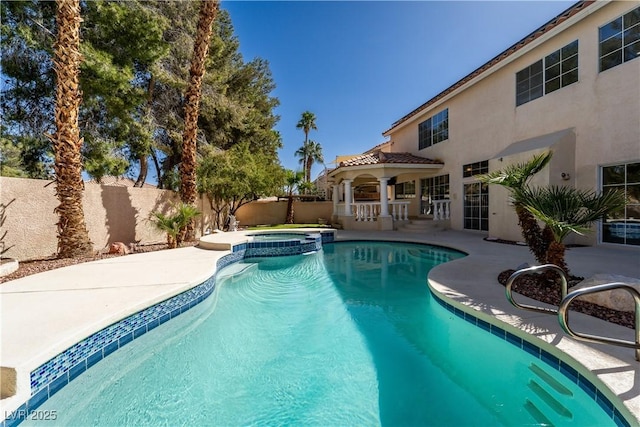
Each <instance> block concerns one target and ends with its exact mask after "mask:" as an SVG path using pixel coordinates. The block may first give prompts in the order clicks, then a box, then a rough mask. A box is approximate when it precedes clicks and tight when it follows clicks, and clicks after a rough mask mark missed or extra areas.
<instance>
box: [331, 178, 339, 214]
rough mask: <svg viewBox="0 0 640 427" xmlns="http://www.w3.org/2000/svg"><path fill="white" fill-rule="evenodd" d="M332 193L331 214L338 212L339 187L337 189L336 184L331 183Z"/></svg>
mask: <svg viewBox="0 0 640 427" xmlns="http://www.w3.org/2000/svg"><path fill="white" fill-rule="evenodd" d="M332 187H333V195H332V197H331V199H332V200H333V214H334V215H337V214H338V201H339V200H340V195H339V194H338V193H339V189H338V184H333V185H332Z"/></svg>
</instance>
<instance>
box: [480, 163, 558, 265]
mask: <svg viewBox="0 0 640 427" xmlns="http://www.w3.org/2000/svg"><path fill="white" fill-rule="evenodd" d="M552 156H553V152H552V151H548V152H545V153H541V154H539V155H536V156H533V158H531V160H529V161H527V162H524V163H518V164H515V165H510V166H507V167H505V168H504V169H501V170H497V171H494V172H489V173H487V174H484V175H478V176H476V178H477V179H478V180H479V181H480V182H484V183H487V184H498V185H502V186H503V187H505V188H507V189H508V190H509V191H510V193H511V198H512V201H513V207H514V209H515V211H516V215H518V225H520V229H521V231H522V237H523V238H524V241H525V242H526V243H527V245H528V246H529V250H530V251H531V253H533V255H534V256H535V258H536V261H538V263H540V264H546V263H547V260H546V255H547V249H548V247H549V245H550V244H551V242H552V241H553V235H552V231H551V230H550V229H549V228H548V227H545V228H544V229H541V228H540V226H539V225H538V221H537V220H536V218H535V217H534V215H533V214H532V213H531V212H530V211H529V210H527V209H525V207H524V206H523V204H522V202H521V201H520V200H519V197H518V196H519V195H520V194H521V193H520V192H521V190H523V189H524V188H526V187H527V186H528V184H529V181H530V180H531V178H532V177H533V176H534V175H535V174H536V173H538V172H540V171H541V170H542V169H544V168H545V166H547V165H548V164H549V162H550V161H551V157H552Z"/></svg>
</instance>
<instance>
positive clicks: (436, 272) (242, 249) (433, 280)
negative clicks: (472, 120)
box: [0, 229, 638, 427]
mask: <svg viewBox="0 0 640 427" xmlns="http://www.w3.org/2000/svg"><path fill="white" fill-rule="evenodd" d="M287 231H288V232H289V233H290V232H291V231H294V230H287ZM295 231H302V230H300V229H296V230H295ZM313 231H315V232H317V229H313ZM283 232H284V231H283ZM225 234H232V233H225ZM332 236H333V234H332ZM229 237H230V238H231V240H232V241H234V242H236V244H232V245H231V251H223V252H221V253H218V255H219V256H218V257H214V258H216V264H218V265H217V267H216V268H211V269H210V270H209V271H210V272H211V274H210V275H209V277H208V279H206V280H204V281H202V280H201V279H202V276H200V279H198V280H196V281H195V282H198V283H194V281H193V280H191V281H190V283H191V285H189V286H185V287H184V288H185V289H182V291H181V292H178V293H177V294H175V295H178V296H180V295H181V294H183V293H188V292H191V291H192V290H193V289H196V288H199V287H202V286H203V285H205V284H206V283H207V282H211V285H210V289H211V290H212V289H213V286H214V284H213V280H214V277H215V273H216V272H217V271H218V269H219V268H221V267H220V262H223V263H225V262H226V264H224V265H227V264H230V263H233V262H236V261H239V260H240V259H242V258H244V257H245V256H246V253H247V246H246V245H244V246H242V245H243V243H241V242H239V239H240V238H239V236H238V235H230V236H229ZM360 237H364V235H361V236H360ZM394 237H395V238H394V239H389V240H395V241H411V242H413V243H427V244H436V245H440V246H444V247H449V248H453V249H458V250H461V251H463V252H465V253H468V254H469V251H468V250H465V248H464V247H463V246H465V245H456V244H455V243H454V244H451V243H450V244H447V243H442V242H428V241H423V239H419V240H420V241H416V239H415V236H413V237H412V238H406V239H403V238H402V237H401V236H400V235H398V234H396V235H395V236H394ZM242 238H246V234H245V235H243V237H242ZM322 240H324V239H322ZM342 240H344V239H343V238H341V237H340V236H339V237H338V239H336V241H342ZM347 240H353V239H347ZM355 240H384V239H380V238H379V236H378V237H375V238H371V233H368V235H367V236H366V238H360V239H355ZM326 241H329V239H328V238H327V239H326ZM216 252H217V251H216ZM472 252H473V251H472ZM291 254H293V253H291ZM281 255H287V254H286V253H277V254H275V255H274V256H281ZM249 256H252V255H249ZM253 256H256V255H253ZM257 256H261V255H257ZM470 257H471V258H472V259H473V255H472V254H470V255H469V256H467V257H465V258H463V259H462V260H465V259H469V258H470ZM214 258H212V259H214ZM223 260H224V261H223ZM457 261H461V260H457ZM457 261H452V262H451V263H446V264H442V265H440V266H438V267H436V268H434V269H433V270H432V273H430V275H429V284H430V286H431V290H432V293H434V295H436V296H438V295H440V296H441V297H442V298H443V299H446V300H447V301H448V302H445V304H449V305H450V306H451V307H455V308H454V309H453V312H454V313H455V314H458V313H456V309H457V310H460V311H461V312H466V313H473V314H474V317H476V316H477V318H478V319H480V318H481V317H482V316H483V314H482V313H481V314H478V313H476V310H474V309H473V307H472V305H466V304H465V303H464V302H460V301H456V300H459V299H460V298H459V296H460V294H458V298H456V297H454V298H451V296H452V292H454V293H455V292H456V291H453V289H452V288H450V287H448V286H444V285H442V284H441V283H440V282H439V281H442V280H441V277H440V275H441V274H442V271H441V270H447V269H446V268H443V267H444V266H447V265H449V264H452V263H455V262H457ZM445 273H446V271H445ZM445 276H446V274H445ZM447 284H448V285H449V283H447ZM1 289H2V288H0V290H1ZM173 298H175V296H174V297H173ZM198 298H200V296H198ZM203 298H204V297H203ZM169 299H172V297H169V298H168V299H167V300H169ZM438 299H439V300H440V297H438ZM201 300H202V299H201ZM198 302H199V301H198ZM154 304H155V305H158V302H157V301H156V302H155V303H154ZM189 304H191V302H190V303H189ZM195 304H197V302H196V303H195ZM195 304H193V305H195ZM155 305H153V304H147V305H146V309H145V310H148V309H149V308H152V307H155ZM193 305H190V306H189V308H191V307H192V306H193ZM150 306H151V307H150ZM445 307H446V305H445ZM145 310H138V311H136V312H134V313H133V315H137V314H139V313H142V312H144V311H145ZM450 311H451V310H450ZM181 312H182V311H181ZM178 314H180V313H178ZM162 316H164V319H165V321H166V320H169V319H170V318H171V316H169V317H168V318H167V317H166V313H165V314H163V315H162ZM461 317H462V318H465V315H464V314H463V315H462V316H461ZM493 318H494V319H498V320H499V321H500V322H505V320H504V319H501V318H499V316H495V317H493ZM121 319H124V318H123V317H121ZM482 321H483V322H484V321H485V320H482ZM153 322H155V321H152V323H151V324H146V325H145V328H146V330H151V329H153V328H154V327H155V326H157V324H159V323H160V322H159V321H158V323H157V324H156V323H153ZM493 322H495V320H494V321H493ZM493 322H492V323H493ZM476 323H477V322H476ZM506 323H507V324H508V325H511V326H509V327H512V328H513V329H514V332H515V333H516V335H518V334H523V332H522V330H521V329H520V328H518V327H517V326H513V325H512V322H509V321H507V322H506ZM516 323H517V322H516ZM134 326H136V325H134ZM137 326H138V327H139V325H137ZM505 329H508V328H505ZM516 329H517V331H516ZM542 330H544V329H542ZM518 331H519V332H518ZM128 334H130V335H128ZM135 335H136V333H135V331H134V330H132V331H130V332H127V333H126V334H125V336H124V339H123V344H122V345H124V344H126V343H128V342H129V341H131V340H132V339H133V338H136V336H135ZM524 335H526V334H524ZM138 336H139V335H138ZM505 336H506V335H505ZM120 338H123V337H120ZM120 338H118V340H119V339H120ZM529 339H530V338H529ZM567 340H569V339H568V338H567ZM543 341H544V339H543ZM550 342H551V343H552V344H553V339H552V340H551V341H550ZM577 344H578V347H580V346H581V345H583V343H577ZM552 347H553V345H552ZM115 348H117V346H116V347H115ZM115 348H113V344H111V347H109V348H107V347H106V346H105V348H103V349H102V357H106V355H108V354H109V353H110V352H111V351H113V350H114V349H115ZM554 351H557V352H559V353H561V352H564V351H563V350H553V348H552V350H551V352H554ZM51 360H53V359H51ZM578 360H579V359H578ZM95 361H97V360H95ZM95 361H94V360H93V359H92V360H91V361H89V360H88V358H87V360H86V361H85V366H86V368H85V369H88V367H89V366H88V364H92V363H95ZM585 369H587V372H589V368H585ZM83 371H84V370H83V369H81V368H76V370H74V371H73V372H71V370H68V371H67V372H68V376H67V380H66V382H68V381H70V380H71V379H73V378H75V376H77V375H79V374H80V373H81V372H83ZM637 372H638V371H637V366H636V373H637ZM591 376H592V377H594V378H597V377H598V376H596V375H593V374H591ZM71 377H73V378H71ZM605 380H606V378H605ZM55 381H56V380H55V379H54V381H53V382H50V383H49V384H48V386H51V387H53V389H54V391H53V393H55V391H57V389H59V388H60V387H62V386H63V385H64V381H62V380H61V381H58V382H55ZM598 381H600V379H599V380H598ZM602 382H603V383H604V384H605V385H606V386H607V389H606V390H605V393H604V395H605V396H607V395H608V396H607V398H609V400H611V398H612V399H614V400H619V399H618V398H617V397H616V393H615V392H612V391H611V390H609V389H610V388H611V385H610V384H607V381H602ZM41 390H42V389H41V388H40V389H38V393H40V392H41ZM49 393H50V391H47V396H48V395H50V394H49ZM51 394H52V393H51ZM35 395H36V393H32V396H31V397H34V396H35ZM41 397H42V396H41V395H40V396H38V398H37V399H35V400H34V404H38V405H39V404H40V403H42V401H43V400H42V401H39V399H40V398H41ZM636 400H637V399H636ZM623 403H624V405H625V408H623V412H625V414H624V415H625V417H626V418H630V419H633V418H634V417H635V419H636V420H637V418H638V417H637V415H634V413H635V411H633V407H632V408H628V406H629V405H628V401H623ZM16 409H19V407H18V408H16ZM25 409H28V407H25ZM625 409H626V411H625ZM6 410H7V409H5V411H6ZM613 415H615V414H613ZM5 424H6V425H7V426H8V425H13V423H11V424H9V423H5V422H4V421H3V427H4V426H5ZM622 425H624V424H622Z"/></svg>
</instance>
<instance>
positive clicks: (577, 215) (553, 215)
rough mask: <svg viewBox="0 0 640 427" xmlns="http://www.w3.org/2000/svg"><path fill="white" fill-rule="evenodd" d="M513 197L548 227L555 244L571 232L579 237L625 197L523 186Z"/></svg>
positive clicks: (619, 206)
mask: <svg viewBox="0 0 640 427" xmlns="http://www.w3.org/2000/svg"><path fill="white" fill-rule="evenodd" d="M514 197H515V198H516V199H517V200H518V202H519V203H521V204H522V205H523V206H524V208H525V209H527V210H528V211H529V212H531V213H532V214H533V215H534V216H535V217H536V218H538V219H539V220H541V221H542V222H544V223H545V224H547V225H548V226H549V227H550V228H551V230H552V231H553V234H554V236H555V238H556V240H557V241H559V242H561V241H562V240H563V239H564V238H565V237H566V236H568V235H569V234H570V233H572V232H574V233H577V234H582V233H584V232H586V231H588V230H589V226H590V225H591V224H592V223H594V222H595V221H598V220H600V219H602V218H603V217H604V216H605V215H608V214H610V213H612V212H615V211H618V210H620V209H621V208H622V207H624V204H625V198H624V195H623V194H622V193H620V192H619V191H608V192H606V193H603V194H598V193H596V192H594V191H592V190H579V189H576V188H573V187H565V186H550V187H539V188H531V187H527V186H525V187H523V188H520V189H518V190H517V191H516V192H515V194H514Z"/></svg>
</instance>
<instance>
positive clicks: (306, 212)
mask: <svg viewBox="0 0 640 427" xmlns="http://www.w3.org/2000/svg"><path fill="white" fill-rule="evenodd" d="M332 213H333V202H301V201H297V200H296V201H294V202H293V214H294V222H295V223H296V224H317V223H318V219H320V218H322V219H326V220H328V221H329V220H330V219H331V215H332ZM286 217H287V201H286V200H282V201H266V200H265V201H262V200H258V201H256V202H251V203H249V204H247V205H244V206H242V207H241V208H240V209H238V212H236V219H237V220H238V221H240V226H241V227H244V226H251V225H260V224H282V223H283V222H284V221H285V219H286Z"/></svg>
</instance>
